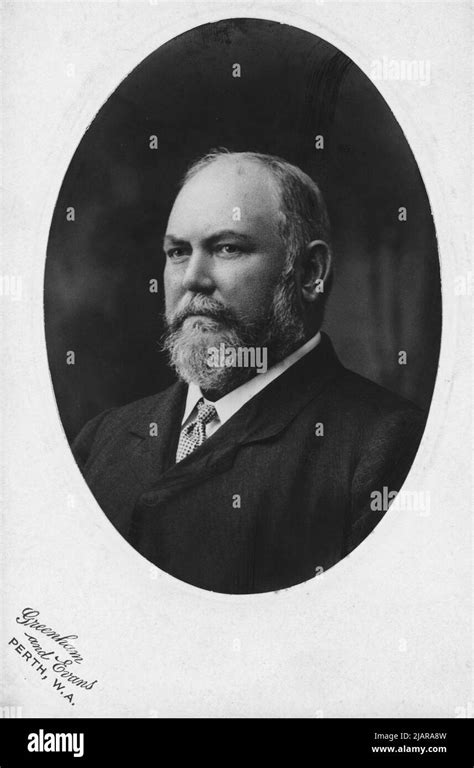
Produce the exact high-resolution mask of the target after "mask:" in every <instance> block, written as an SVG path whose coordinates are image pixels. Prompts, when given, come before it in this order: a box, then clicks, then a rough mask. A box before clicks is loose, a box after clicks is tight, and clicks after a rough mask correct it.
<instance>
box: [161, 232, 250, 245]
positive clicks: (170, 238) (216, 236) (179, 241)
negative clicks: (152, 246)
mask: <svg viewBox="0 0 474 768" xmlns="http://www.w3.org/2000/svg"><path fill="white" fill-rule="evenodd" d="M224 237H233V238H236V239H238V240H241V241H244V242H246V243H249V244H250V243H253V238H252V237H250V235H246V234H245V233H243V232H237V231H236V230H235V229H221V230H219V231H218V232H214V233H213V234H212V235H209V236H208V237H205V238H204V240H203V242H204V243H206V245H212V243H215V242H217V241H218V240H222V239H223V238H224ZM188 242H189V241H188V240H186V239H185V238H183V237H177V236H176V235H172V234H166V235H165V236H164V239H163V244H165V243H173V244H174V245H183V244H186V243H188Z"/></svg>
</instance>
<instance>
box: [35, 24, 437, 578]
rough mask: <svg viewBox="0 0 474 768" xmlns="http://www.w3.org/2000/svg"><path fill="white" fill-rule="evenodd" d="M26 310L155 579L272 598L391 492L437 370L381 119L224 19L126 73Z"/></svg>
mask: <svg viewBox="0 0 474 768" xmlns="http://www.w3.org/2000/svg"><path fill="white" fill-rule="evenodd" d="M277 52H278V53H277ZM250 73H251V77H250V76H249V75H250ZM163 81H164V82H167V81H172V82H173V84H174V87H173V89H171V90H170V91H169V92H166V91H165V93H164V94H163V93H162V91H161V89H160V90H159V89H157V88H156V83H161V82H163ZM176 93H178V94H179V95H178V96H177V95H176ZM283 104H284V105H285V110H283V109H282V105H283ZM355 105H356V106H355ZM223 139H224V140H225V142H226V147H225V148H216V149H212V148H211V149H209V151H207V152H205V153H204V154H201V155H200V156H199V153H200V152H202V150H203V147H205V146H206V142H207V144H208V145H211V146H212V144H214V143H219V142H221V141H222V140H223ZM190 158H193V159H192V160H191V161H190ZM183 167H184V172H183V171H182V169H183ZM180 171H181V173H182V178H180V177H179V175H178V174H179V173H180ZM323 184H324V193H323ZM320 185H321V186H320ZM170 197H171V201H170ZM326 198H327V201H326ZM401 203H403V205H401ZM328 207H329V208H330V209H331V215H330V214H329V212H328ZM408 211H410V215H409V216H408ZM76 213H77V219H76ZM333 283H334V299H333V296H332V294H333ZM45 292H46V333H47V342H48V350H49V359H50V363H51V372H52V376H53V383H54V385H55V391H56V392H57V395H58V406H59V411H60V415H61V418H62V420H63V424H64V427H65V429H66V430H67V432H68V433H69V434H71V435H72V434H73V433H74V432H76V431H77V427H78V426H80V427H81V429H80V431H79V433H78V434H77V435H76V436H75V438H74V441H73V444H72V450H73V453H74V456H75V458H76V460H77V462H78V464H79V467H80V469H81V471H82V473H83V475H84V478H85V480H86V482H87V483H88V485H89V487H90V489H91V491H92V492H93V494H94V496H95V498H96V499H97V501H98V503H99V505H100V507H101V509H102V510H103V512H104V513H105V514H106V515H107V517H108V519H109V520H110V521H111V522H112V523H113V524H114V525H115V527H116V528H117V530H118V531H119V532H120V533H121V534H122V535H123V536H124V537H125V538H126V540H127V541H129V542H130V543H131V544H132V545H133V546H134V547H135V548H136V549H137V550H138V552H140V553H141V554H142V555H143V556H145V557H146V558H147V559H149V560H150V561H151V562H152V563H154V564H155V565H157V566H158V567H159V568H162V569H163V570H165V571H166V572H167V573H169V574H171V575H172V576H175V577H176V578H179V579H182V580H183V581H186V582H188V583H190V584H192V585H194V586H196V587H201V588H204V589H209V590H212V591H217V592H226V593H255V592H267V591H270V590H279V589H284V588H287V587H291V586H293V585H295V584H298V583H300V582H303V581H306V580H307V579H310V578H313V577H314V576H315V575H320V574H321V573H323V572H324V571H325V570H327V569H328V568H330V567H331V566H332V565H334V564H335V563H337V562H338V561H339V560H340V559H341V558H343V557H344V556H345V555H347V554H348V553H350V552H351V551H352V550H353V549H354V547H356V546H358V544H360V543H361V541H363V540H364V539H365V537H366V536H367V535H368V534H369V533H370V531H371V530H372V529H373V528H374V526H375V525H376V524H377V523H378V521H379V520H380V519H381V517H382V515H383V514H384V513H385V512H386V511H387V509H388V505H389V503H390V502H391V501H393V499H394V497H395V496H396V494H397V492H398V491H399V490H400V488H401V486H402V485H403V482H404V480H405V477H406V476H407V474H408V471H409V469H410V466H411V463H412V462H413V459H414V457H415V455H416V451H417V449H418V446H419V444H420V440H421V437H422V434H423V429H424V424H425V419H426V412H427V410H428V407H429V403H430V398H431V394H432V390H433V386H434V380H435V375H436V368H437V359H438V351H439V339H440V328H441V301H440V278H439V266H438V257H437V248H436V236H435V231H434V225H433V221H432V218H431V212H430V207H429V203H428V199H427V195H426V192H425V190H424V187H423V183H422V180H421V178H420V174H419V171H418V168H417V166H416V162H415V160H414V158H413V155H412V153H411V152H410V149H409V147H408V145H407V142H406V140H405V138H404V136H403V133H402V132H401V129H400V127H399V126H398V125H397V123H396V121H395V119H394V117H393V115H392V114H391V112H390V110H389V108H388V106H387V105H386V104H384V103H383V100H382V99H381V97H380V95H379V94H378V92H377V90H376V88H375V85H374V84H373V83H372V82H371V80H370V79H369V78H368V77H367V76H366V75H364V74H363V73H362V72H361V71H360V70H358V68H357V67H356V66H355V65H354V64H353V63H352V62H351V61H350V59H349V58H348V57H347V56H345V55H344V54H342V53H341V52H340V51H338V50H337V49H335V48H334V47H333V46H330V45H328V44H326V43H324V41H322V40H321V39H319V38H317V37H314V36H312V35H308V34H307V33H305V32H302V31H301V30H298V29H295V28H292V27H290V26H286V25H281V24H277V23H275V22H268V21H262V20H251V19H231V20H225V21H221V22H217V23H215V24H208V25H204V26H202V27H198V28H197V29H194V30H191V31H190V32H188V33H186V34H184V35H182V36H180V37H179V38H178V39H175V40H173V41H172V42H171V43H169V44H168V45H167V46H164V47H163V49H160V50H159V51H157V52H156V53H154V54H152V55H151V56H150V57H149V58H148V59H147V60H146V61H145V62H144V63H143V64H141V65H140V66H139V67H138V70H136V71H135V72H133V73H132V74H131V75H130V76H129V77H128V78H127V80H126V81H125V82H124V83H123V84H122V85H121V86H120V87H119V88H118V89H117V91H116V92H115V93H114V94H113V95H112V96H111V97H110V99H109V101H108V102H107V105H106V106H105V107H104V109H103V110H102V112H101V113H100V114H99V115H98V116H97V118H96V120H95V121H94V123H93V124H92V125H91V127H90V128H89V130H88V132H87V134H86V136H85V138H84V139H83V141H82V143H81V145H80V147H79V149H78V151H77V153H76V155H75V156H74V159H73V161H72V163H71V166H70V168H69V169H68V173H67V175H66V179H65V182H64V184H63V187H62V189H61V194H60V198H59V201H58V205H57V208H56V211H55V219H54V222H53V226H52V230H51V235H50V245H49V252H48V262H47V269H46V280H45ZM66 297H67V302H66ZM332 299H333V300H332ZM327 305H329V306H327ZM326 328H328V331H326ZM331 331H332V332H331ZM332 337H333V338H335V339H337V345H336V346H335V345H334V344H333V341H332ZM338 349H340V350H341V355H342V360H341V359H340V358H339V356H338V352H337V350H338ZM160 353H162V354H161V355H160ZM163 353H166V357H164V356H163ZM65 355H66V357H67V356H69V357H68V359H66V364H65ZM346 359H347V360H348V365H347V366H346V365H344V363H345V360H346ZM343 361H344V362H343ZM68 363H69V365H68ZM351 365H354V367H355V369H356V370H355V371H354V370H351ZM166 366H168V368H171V370H172V371H173V372H174V374H175V376H176V378H177V380H178V381H177V382H176V383H173V384H171V385H170V386H168V387H166V386H164V383H167V382H168V380H169V371H168V370H167V368H166ZM361 374H362V375H361ZM143 394H145V397H140V395H143ZM129 401H130V402H129ZM97 410H98V411H99V413H97ZM90 416H92V418H89V417H90ZM84 420H85V423H83V422H84ZM211 438H212V439H211ZM402 500H403V499H402ZM405 503H411V504H412V506H417V507H419V508H420V509H421V508H422V507H424V506H425V505H426V500H425V499H424V498H423V496H422V495H419V498H416V497H414V498H413V499H410V498H407V499H405Z"/></svg>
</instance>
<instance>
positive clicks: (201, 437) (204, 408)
mask: <svg viewBox="0 0 474 768" xmlns="http://www.w3.org/2000/svg"><path fill="white" fill-rule="evenodd" d="M197 409H198V413H197V416H196V418H195V419H193V421H190V422H189V424H187V425H186V426H185V427H184V428H183V429H182V430H181V435H180V437H179V444H178V451H177V454H176V462H178V461H182V460H183V459H185V458H186V456H189V455H190V454H191V453H193V451H195V450H196V448H199V446H200V445H202V444H203V442H204V441H205V439H206V424H209V422H210V421H212V420H213V419H216V418H217V411H216V409H215V407H214V406H213V405H212V403H205V402H204V398H202V397H201V399H200V400H199V402H198V404H197Z"/></svg>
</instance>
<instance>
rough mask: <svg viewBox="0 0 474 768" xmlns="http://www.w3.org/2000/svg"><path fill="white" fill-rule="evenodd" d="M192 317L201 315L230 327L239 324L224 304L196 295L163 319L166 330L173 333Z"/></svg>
mask: <svg viewBox="0 0 474 768" xmlns="http://www.w3.org/2000/svg"><path fill="white" fill-rule="evenodd" d="M193 315H203V316H204V317H208V318H209V319H210V320H215V321H217V322H221V323H224V324H226V325H230V326H235V325H238V324H239V322H238V319H237V317H236V316H235V315H234V313H233V312H232V311H231V310H230V309H228V308H227V307H225V306H224V304H221V302H220V301H217V299H212V298H210V297H209V296H202V295H199V294H198V295H196V296H193V298H192V299H190V301H188V303H187V304H186V306H184V307H183V308H182V309H180V310H179V311H178V312H176V313H175V314H174V315H173V316H172V317H170V318H168V317H167V318H165V319H166V324H167V327H168V330H169V331H171V332H172V333H174V332H175V331H177V330H179V328H181V326H182V324H183V323H184V321H185V320H186V319H187V318H188V317H192V316H193Z"/></svg>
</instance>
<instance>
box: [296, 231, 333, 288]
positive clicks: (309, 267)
mask: <svg viewBox="0 0 474 768" xmlns="http://www.w3.org/2000/svg"><path fill="white" fill-rule="evenodd" d="M330 270H331V250H330V248H329V246H328V244H327V243H325V242H324V240H313V241H312V242H311V243H309V245H307V246H306V249H305V252H304V254H303V256H302V259H301V295H302V297H303V299H304V301H309V302H313V301H317V300H318V299H319V298H320V297H321V294H322V293H324V291H325V285H326V280H327V278H328V276H329V273H330Z"/></svg>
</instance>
